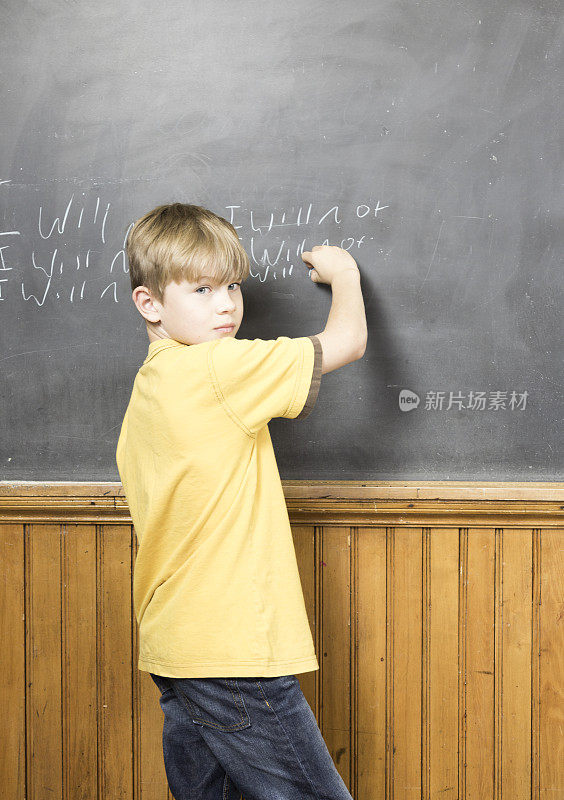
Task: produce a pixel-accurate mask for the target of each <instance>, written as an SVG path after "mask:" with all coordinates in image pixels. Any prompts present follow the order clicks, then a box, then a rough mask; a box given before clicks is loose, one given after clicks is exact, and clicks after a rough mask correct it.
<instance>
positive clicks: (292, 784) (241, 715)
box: [149, 673, 352, 800]
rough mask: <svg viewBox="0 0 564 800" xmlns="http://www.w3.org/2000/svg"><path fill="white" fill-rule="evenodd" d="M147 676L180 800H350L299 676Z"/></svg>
mask: <svg viewBox="0 0 564 800" xmlns="http://www.w3.org/2000/svg"><path fill="white" fill-rule="evenodd" d="M149 674H150V675H151V678H152V679H153V681H154V682H155V683H156V684H157V686H158V688H159V689H160V691H161V697H160V699H159V703H160V706H161V708H162V710H163V712H164V724H163V755H164V764H165V771H166V776H167V779H168V784H169V787H170V791H171V792H172V794H173V795H174V798H175V800H352V797H351V795H350V793H349V791H348V789H347V787H346V785H345V783H344V782H343V779H342V778H341V776H340V775H339V773H338V772H337V769H336V767H335V764H334V763H333V759H332V758H331V754H330V753H329V751H328V749H327V745H326V744H325V741H324V740H323V736H322V735H321V731H320V730H319V727H318V725H317V721H316V719H315V715H314V714H313V712H312V710H311V708H310V706H309V704H308V702H307V700H306V699H305V697H304V695H303V693H302V690H301V688H300V683H299V681H298V679H297V678H296V677H295V675H283V676H282V677H279V678H263V677H259V678H168V677H165V676H163V675H153V674H152V673H149Z"/></svg>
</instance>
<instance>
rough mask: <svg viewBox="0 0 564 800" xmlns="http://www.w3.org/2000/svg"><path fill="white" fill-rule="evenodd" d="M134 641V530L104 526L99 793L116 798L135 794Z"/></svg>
mask: <svg viewBox="0 0 564 800" xmlns="http://www.w3.org/2000/svg"><path fill="white" fill-rule="evenodd" d="M124 534H125V535H124ZM132 639H133V637H132V619H131V531H130V529H126V530H125V531H124V528H123V526H120V525H104V526H102V527H101V529H100V533H99V539H98V652H99V654H100V659H99V663H98V712H99V718H98V730H99V737H100V740H99V751H98V752H99V764H98V768H99V782H100V789H101V795H102V797H103V798H108V799H109V798H112V800H126V798H127V800H130V798H131V797H132V796H133V769H132V752H133V725H132V714H131V709H132V703H133V696H132Z"/></svg>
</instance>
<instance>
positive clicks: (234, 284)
mask: <svg viewBox="0 0 564 800" xmlns="http://www.w3.org/2000/svg"><path fill="white" fill-rule="evenodd" d="M229 286H230V287H231V286H237V287H239V286H241V284H240V283H237V282H234V283H230V284H229ZM201 289H210V287H209V286H199V287H198V288H197V289H196V291H197V292H199V293H200V294H202V292H201V291H200V290H201Z"/></svg>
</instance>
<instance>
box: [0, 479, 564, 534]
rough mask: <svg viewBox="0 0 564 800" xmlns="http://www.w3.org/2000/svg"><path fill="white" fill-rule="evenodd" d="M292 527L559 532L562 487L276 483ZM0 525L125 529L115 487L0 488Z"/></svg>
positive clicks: (5, 484) (25, 484) (23, 484)
mask: <svg viewBox="0 0 564 800" xmlns="http://www.w3.org/2000/svg"><path fill="white" fill-rule="evenodd" d="M282 486H283V489H284V495H285V498H286V503H287V506H288V514H289V517H290V521H291V522H292V523H293V524H296V525H297V524H306V525H307V524H310V525H355V526H372V525H378V526H382V525H385V526H396V525H416V526H433V527H436V526H445V527H451V526H457V527H469V526H471V527H502V526H510V527H524V528H538V527H543V528H546V527H560V526H562V525H564V483H560V482H558V483H553V482H546V483H544V482H523V483H501V482H499V483H497V482H487V483H481V482H466V481H440V482H439V481H437V482H429V483H420V482H417V481H291V480H287V481H282ZM0 522H5V523H7V522H19V523H22V522H23V523H25V522H30V523H32V522H61V523H69V524H70V523H80V522H86V523H99V524H103V523H111V524H131V523H132V520H131V516H130V513H129V508H128V506H127V501H126V499H125V496H124V492H123V487H122V485H121V483H115V482H107V483H104V482H96V481H92V482H89V481H81V482H74V481H59V482H58V481H41V482H39V481H37V482H36V481H0Z"/></svg>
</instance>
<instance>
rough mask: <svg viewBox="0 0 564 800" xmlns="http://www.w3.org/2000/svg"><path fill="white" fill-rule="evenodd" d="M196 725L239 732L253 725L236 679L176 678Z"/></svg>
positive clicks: (176, 683)
mask: <svg viewBox="0 0 564 800" xmlns="http://www.w3.org/2000/svg"><path fill="white" fill-rule="evenodd" d="M171 680H173V681H174V683H175V687H176V690H177V694H178V695H179V696H180V697H182V699H183V700H184V701H185V703H186V705H187V707H188V709H189V710H190V713H191V715H192V722H194V723H195V724H196V725H207V726H208V727H209V728H215V729H216V730H220V731H240V730H242V729H243V728H248V727H250V725H251V720H250V719H249V714H248V712H247V708H246V706H245V701H244V699H243V695H242V694H241V690H240V689H239V686H238V684H237V681H236V680H235V679H234V678H173V679H171Z"/></svg>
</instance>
